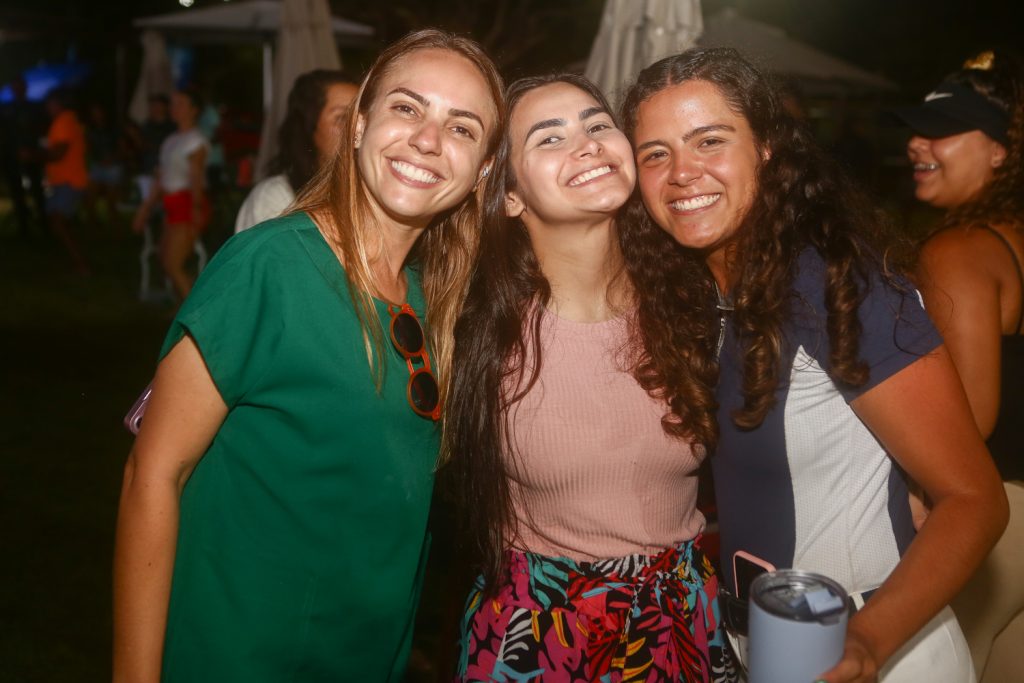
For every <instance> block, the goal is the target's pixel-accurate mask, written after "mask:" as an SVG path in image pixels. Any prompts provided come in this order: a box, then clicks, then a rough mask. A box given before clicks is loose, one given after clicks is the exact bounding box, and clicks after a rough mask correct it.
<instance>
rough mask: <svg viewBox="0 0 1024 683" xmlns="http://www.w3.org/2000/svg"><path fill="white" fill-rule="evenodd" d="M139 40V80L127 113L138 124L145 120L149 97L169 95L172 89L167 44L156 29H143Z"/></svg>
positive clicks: (172, 81)
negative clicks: (140, 46)
mask: <svg viewBox="0 0 1024 683" xmlns="http://www.w3.org/2000/svg"><path fill="white" fill-rule="evenodd" d="M140 41H141V42H142V68H141V69H140V70H139V80H138V82H137V83H136V85H135V92H134V93H133V94H132V100H131V102H130V103H129V105H128V115H129V116H130V117H131V118H132V120H133V121H135V122H136V123H139V124H141V123H142V122H143V121H145V120H146V115H147V114H148V112H149V98H150V97H152V96H153V95H168V96H169V95H170V94H171V91H172V90H174V80H173V77H172V76H171V60H170V58H169V57H168V56H167V45H166V44H165V43H164V38H163V36H161V35H160V34H159V33H157V32H156V31H143V32H142V36H141V38H140Z"/></svg>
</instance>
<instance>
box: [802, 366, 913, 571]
mask: <svg viewBox="0 0 1024 683" xmlns="http://www.w3.org/2000/svg"><path fill="white" fill-rule="evenodd" d="M784 419H785V423H784V424H785V435H786V452H787V457H788V458H789V467H790V476H791V477H792V479H793V481H794V484H793V493H794V508H795V511H796V520H795V522H796V526H795V533H796V539H795V546H794V556H793V566H794V567H796V568H799V569H804V570H808V571H815V572H818V573H821V574H825V575H826V576H828V577H830V578H832V579H835V580H836V581H838V582H839V583H840V584H841V585H842V586H843V587H844V588H846V590H848V591H860V590H867V589H870V588H875V587H877V586H878V585H879V584H881V583H882V581H884V580H885V578H886V577H887V576H888V575H889V573H890V572H891V571H892V569H893V567H895V566H896V563H897V562H899V559H900V556H899V550H898V547H897V545H896V537H895V534H894V533H893V528H892V522H891V519H890V517H889V508H888V502H889V501H888V498H889V495H888V493H889V486H888V483H889V475H890V472H891V470H892V461H891V459H890V458H889V456H888V454H887V453H886V452H885V450H884V449H883V448H882V446H881V445H880V444H879V443H878V441H877V440H876V439H875V437H874V436H873V435H872V434H871V432H870V431H869V430H868V428H867V427H866V426H864V423H862V422H861V421H860V420H859V419H858V418H857V416H856V414H855V413H854V412H853V409H852V408H851V407H850V406H849V404H848V403H846V401H845V400H844V399H843V396H842V394H840V392H839V391H838V389H837V388H836V386H835V384H834V383H833V382H832V379H831V378H830V377H829V376H828V374H827V373H826V372H825V371H824V370H823V369H822V367H821V366H820V365H819V364H818V362H817V361H816V360H815V359H814V358H812V357H811V356H810V355H809V354H808V353H807V352H806V351H805V349H804V348H803V347H802V346H801V347H800V348H798V349H797V353H796V357H795V358H794V361H793V368H792V370H791V373H790V386H789V392H788V396H787V398H786V403H785V418H784Z"/></svg>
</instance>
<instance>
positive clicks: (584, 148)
mask: <svg viewBox="0 0 1024 683" xmlns="http://www.w3.org/2000/svg"><path fill="white" fill-rule="evenodd" d="M603 149H604V147H602V146H601V143H600V142H598V141H597V140H595V139H594V138H592V137H591V136H589V135H582V136H580V140H579V144H578V146H577V147H576V155H577V156H579V157H580V158H583V157H589V156H596V155H598V154H600V153H601V151H602V150H603Z"/></svg>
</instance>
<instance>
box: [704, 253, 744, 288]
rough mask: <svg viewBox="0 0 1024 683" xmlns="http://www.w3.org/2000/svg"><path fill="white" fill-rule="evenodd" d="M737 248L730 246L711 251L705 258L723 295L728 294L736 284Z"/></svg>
mask: <svg viewBox="0 0 1024 683" xmlns="http://www.w3.org/2000/svg"><path fill="white" fill-rule="evenodd" d="M734 252H735V250H734V249H729V248H722V249H717V250H715V251H712V252H710V253H709V254H708V255H707V257H706V258H705V259H704V261H705V263H707V265H708V270H710V271H711V277H713V278H714V279H715V284H717V285H718V291H719V292H721V293H722V295H723V296H728V294H729V292H730V291H731V290H732V287H733V285H734V284H736V278H737V273H736V268H735V266H736V259H735V253H734Z"/></svg>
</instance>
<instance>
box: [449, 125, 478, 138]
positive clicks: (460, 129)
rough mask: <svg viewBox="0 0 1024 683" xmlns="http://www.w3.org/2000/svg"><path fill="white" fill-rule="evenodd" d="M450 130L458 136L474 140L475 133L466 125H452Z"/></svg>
mask: <svg viewBox="0 0 1024 683" xmlns="http://www.w3.org/2000/svg"><path fill="white" fill-rule="evenodd" d="M452 132H453V133H455V134H456V135H458V136H460V137H464V138H466V139H468V140H476V134H475V133H474V132H473V131H472V130H471V129H470V128H467V127H466V126H459V125H455V126H452Z"/></svg>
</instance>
